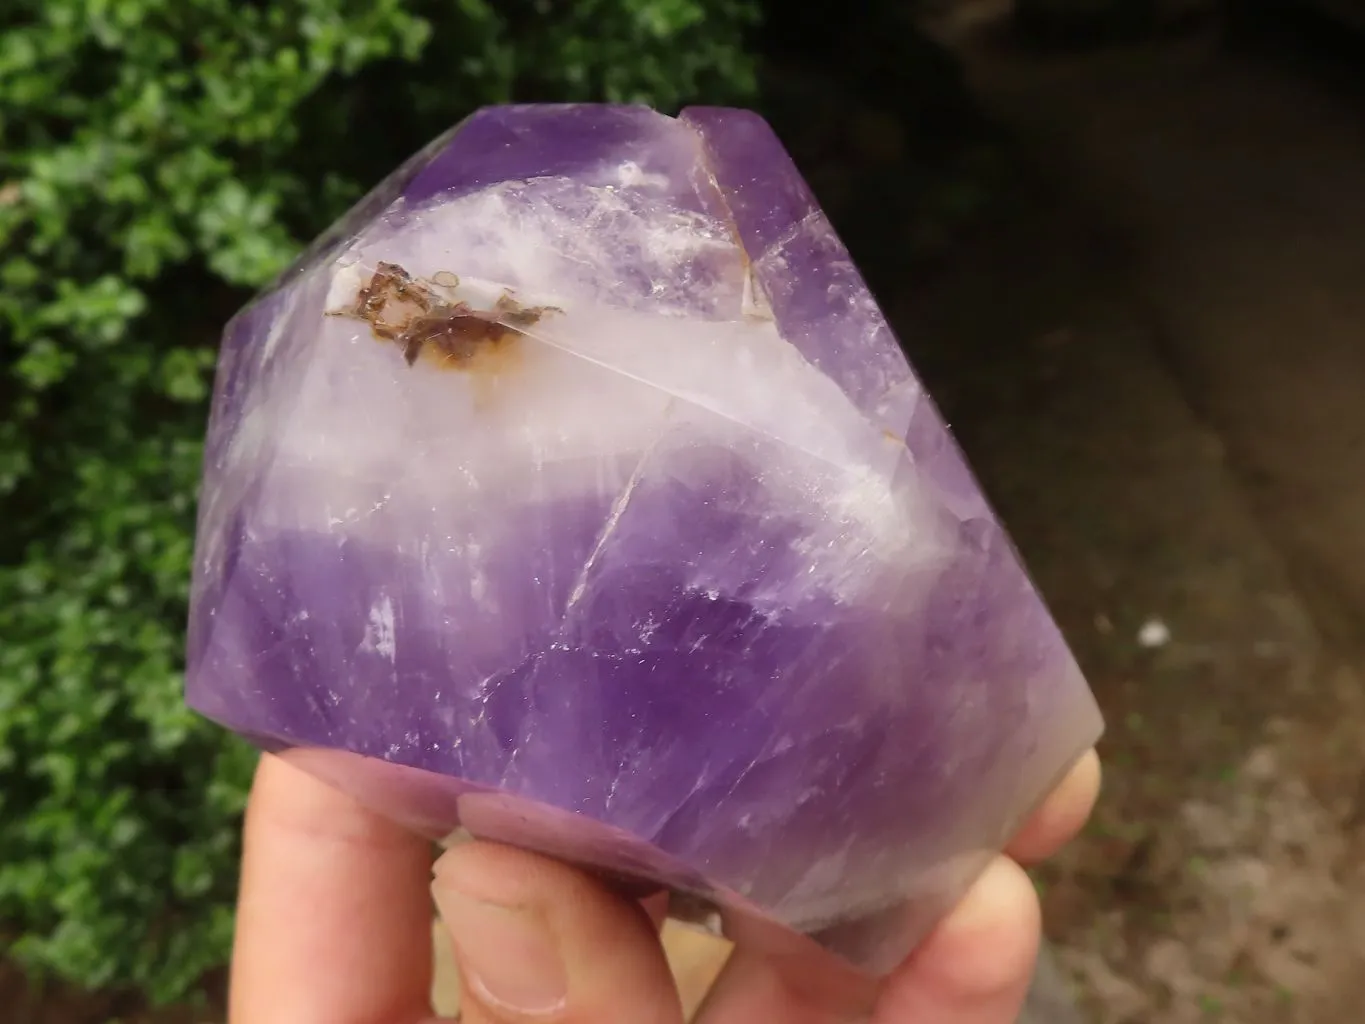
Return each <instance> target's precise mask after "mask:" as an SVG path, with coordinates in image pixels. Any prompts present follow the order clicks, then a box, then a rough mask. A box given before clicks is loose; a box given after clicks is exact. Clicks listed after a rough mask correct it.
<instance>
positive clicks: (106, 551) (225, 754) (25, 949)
mask: <svg viewBox="0 0 1365 1024" xmlns="http://www.w3.org/2000/svg"><path fill="white" fill-rule="evenodd" d="M753 6H754V5H753V4H752V3H751V2H750V0H576V2H574V3H553V2H551V0H521V2H512V0H458V2H447V3H437V2H434V0H433V2H430V3H426V4H423V3H419V2H405V0H274V2H266V0H254V2H253V0H7V3H6V4H5V5H4V7H3V10H0V354H2V358H3V367H4V370H3V373H0V503H3V504H2V505H0V924H2V925H3V927H4V928H6V929H8V933H9V934H11V935H14V936H17V938H16V941H15V942H14V944H13V946H12V948H11V950H10V953H11V955H14V956H17V957H19V958H20V959H21V960H22V961H23V962H25V963H26V964H28V965H30V966H31V967H33V968H35V969H38V970H45V971H50V972H53V973H55V974H56V975H58V976H61V977H64V978H67V979H70V980H74V981H76V982H78V983H81V984H84V985H88V986H104V985H114V984H118V985H134V986H137V987H140V988H142V989H143V990H144V991H145V992H147V993H148V994H149V995H150V996H151V997H152V998H153V999H157V1000H166V999H172V998H176V997H178V996H180V995H182V994H183V993H185V992H186V991H187V990H188V989H190V988H191V987H192V986H193V984H194V983H195V981H196V979H197V978H199V977H200V976H201V974H202V972H203V971H205V969H207V968H210V967H212V966H214V965H216V964H219V963H221V962H222V959H223V957H224V955H225V951H226V948H227V947H226V943H227V940H228V936H229V932H230V928H231V899H232V896H233V889H234V884H235V860H236V857H237V853H238V848H237V826H238V817H239V814H240V812H241V809H242V805H243V800H244V794H245V787H246V784H247V781H248V776H249V773H250V770H251V766H252V762H253V757H252V755H251V752H250V751H248V750H247V749H245V747H244V746H243V745H241V744H239V743H237V742H235V741H232V740H230V739H228V738H227V737H225V736H224V735H222V734H221V733H220V732H219V731H218V730H217V729H215V728H213V727H211V726H209V725H207V724H205V723H204V722H202V721H199V720H198V719H196V718H195V717H194V716H193V715H192V714H190V713H189V712H187V711H186V710H185V708H184V707H183V705H182V703H181V693H180V689H181V679H180V675H181V669H182V653H181V647H182V623H183V619H184V616H185V600H186V592H187V582H188V576H189V562H190V552H191V545H192V537H191V529H192V520H193V506H194V491H195V483H196V478H197V475H198V469H199V459H200V443H199V441H200V435H201V432H202V430H203V423H204V417H205V408H204V403H205V398H206V395H207V389H208V386H209V381H210V377H211V371H212V364H213V359H214V347H213V346H214V342H215V340H216V333H217V330H218V328H219V326H220V325H221V323H222V322H223V321H224V320H225V319H226V317H227V316H228V315H229V314H230V312H231V311H232V310H233V309H234V308H235V307H236V306H237V305H238V304H239V303H240V302H241V301H242V299H243V298H244V296H245V294H246V292H245V290H246V289H250V288H253V287H256V286H259V285H260V284H262V283H263V282H265V281H266V280H267V279H269V277H270V276H271V275H272V274H273V273H275V272H276V271H277V270H278V269H279V268H280V267H282V266H283V265H284V264H285V263H286V262H287V261H288V260H289V259H290V258H291V257H292V255H293V254H294V253H295V252H296V250H297V249H298V247H299V243H300V242H301V241H302V240H306V239H307V238H308V237H309V236H311V235H312V234H313V233H315V232H316V231H318V230H319V229H321V228H322V227H324V226H325V225H326V223H327V222H328V221H329V220H330V219H331V218H332V217H334V216H335V215H336V214H337V213H339V212H340V211H341V210H342V209H343V208H344V207H345V206H346V205H347V204H348V203H349V202H350V201H351V200H352V199H354V198H356V197H357V196H358V195H359V194H361V193H362V192H363V191H364V188H365V187H366V186H368V185H369V184H371V183H372V182H373V181H374V180H376V179H377V178H378V177H380V176H381V175H382V174H383V173H384V171H386V170H387V169H388V168H389V167H391V166H393V165H394V164H396V163H397V162H398V161H399V160H400V159H401V158H402V157H403V156H405V155H406V154H407V153H408V152H411V151H412V150H413V149H415V148H416V147H417V146H418V145H420V144H421V143H422V142H424V141H425V140H426V139H427V138H429V137H431V136H432V135H434V134H436V133H437V132H438V131H439V130H440V129H442V128H444V127H445V126H447V125H448V124H450V123H452V122H453V121H455V120H456V119H458V118H459V117H460V116H462V115H463V114H464V113H465V112H467V111H468V110H469V109H471V108H472V107H474V106H476V105H479V104H482V103H487V102H495V101H502V100H506V99H508V98H519V99H539V98H556V99H598V98H611V99H639V100H648V101H652V102H654V103H656V104H658V105H660V106H662V107H666V108H667V107H672V106H676V105H677V104H679V103H680V102H682V101H685V100H690V99H693V98H699V99H705V100H708V101H715V100H719V101H724V100H730V99H743V98H745V97H746V95H747V94H748V92H749V91H750V89H751V88H752V74H751V67H750V64H749V61H748V59H747V57H746V55H745V51H744V49H743V47H742V45H741V33H742V31H743V29H744V28H745V26H746V24H747V23H748V22H749V21H751V20H752V14H753Z"/></svg>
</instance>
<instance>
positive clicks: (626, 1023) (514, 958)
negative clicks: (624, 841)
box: [432, 842, 682, 1024]
mask: <svg viewBox="0 0 1365 1024" xmlns="http://www.w3.org/2000/svg"><path fill="white" fill-rule="evenodd" d="M432 894H433V895H434V896H435V898H436V903H437V905H438V906H439V907H440V910H441V917H442V920H443V921H444V922H445V924H446V927H447V928H448V929H449V932H450V937H451V944H452V945H453V946H454V948H455V957H456V960H457V961H458V963H459V966H460V974H461V977H462V978H463V979H464V982H465V990H464V994H463V1004H462V1012H463V1013H464V1017H462V1018H461V1020H462V1021H463V1022H465V1024H522V1022H528V1024H529V1022H532V1021H534V1022H536V1024H682V1010H681V1008H680V1005H679V1002H678V994H677V991H676V989H675V988H674V985H673V978H672V975H671V974H670V973H669V969H668V962H667V961H666V960H665V959H664V954H663V949H662V947H661V946H660V944H659V937H658V933H657V932H656V930H655V927H654V924H653V923H652V922H651V921H650V919H649V916H648V915H647V914H646V913H645V911H644V910H642V909H641V907H640V906H639V904H638V903H633V902H631V901H629V900H625V899H622V898H620V897H618V896H615V895H613V894H612V893H611V892H609V891H608V890H607V889H606V888H605V887H604V886H602V885H600V884H599V883H597V882H595V881H593V880H592V879H590V878H588V877H587V876H586V875H584V874H582V873H581V872H579V871H575V870H574V869H572V868H569V867H565V866H564V865H561V864H557V863H555V862H553V861H551V860H548V859H547V858H544V857H539V856H537V855H535V854H531V853H526V852H524V851H521V850H515V849H512V848H511V847H506V846H499V845H497V844H494V843H484V842H470V843H465V844H463V845H461V846H457V847H455V848H454V849H452V850H450V851H449V852H447V853H446V854H445V855H444V856H442V857H441V859H440V861H438V862H437V866H436V880H435V882H434V883H433V885H432Z"/></svg>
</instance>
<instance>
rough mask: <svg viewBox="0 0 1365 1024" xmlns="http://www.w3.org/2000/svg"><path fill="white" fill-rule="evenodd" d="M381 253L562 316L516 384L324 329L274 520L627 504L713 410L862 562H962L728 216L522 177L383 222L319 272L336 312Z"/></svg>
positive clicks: (284, 444)
mask: <svg viewBox="0 0 1365 1024" xmlns="http://www.w3.org/2000/svg"><path fill="white" fill-rule="evenodd" d="M381 261H384V262H390V263H396V264H399V265H401V266H402V267H404V268H405V269H406V270H407V271H408V272H409V273H410V274H412V275H413V276H414V277H416V278H419V279H426V280H428V281H435V282H441V287H445V286H451V287H445V290H446V292H447V295H446V297H447V298H450V299H458V300H463V301H465V302H468V303H469V304H470V305H471V306H473V307H475V308H482V309H488V308H491V307H492V305H493V304H494V303H495V302H496V300H497V298H498V296H499V295H501V294H504V293H508V294H511V295H512V296H513V297H514V298H515V299H516V301H517V302H518V303H519V304H521V305H522V306H542V305H544V306H551V307H556V308H557V311H555V312H551V313H547V314H546V315H545V316H544V317H543V318H542V319H540V320H539V321H538V322H537V323H535V324H534V325H532V326H531V327H529V328H527V337H526V338H524V339H522V340H520V341H518V342H517V344H516V352H515V355H513V356H511V357H509V360H508V362H507V364H506V365H505V366H500V367H499V368H498V370H497V372H495V373H462V372H458V371H445V370H441V369H437V368H434V367H432V366H430V365H427V364H424V363H423V362H422V361H420V360H419V361H418V363H417V364H416V365H415V366H408V365H407V364H406V363H405V361H404V359H403V357H402V352H401V351H400V349H399V347H398V346H397V345H395V344H394V343H392V342H388V343H385V342H380V341H378V340H376V339H375V338H374V336H373V335H372V333H371V332H370V329H369V326H368V325H367V324H365V323H363V322H360V321H358V320H354V319H347V318H343V317H322V316H319V317H317V319H316V320H314V321H312V323H313V324H314V325H315V329H316V331H317V336H316V338H314V339H312V341H311V344H309V345H308V346H307V347H306V351H305V352H304V353H302V356H301V358H300V359H299V361H298V363H297V369H296V371H295V373H294V374H293V379H292V380H291V381H290V383H289V385H288V398H287V402H288V405H289V406H290V407H291V411H290V413H289V421H288V422H289V426H288V429H286V430H285V431H284V432H283V436H281V437H280V438H279V439H278V446H277V449H276V466H277V468H279V469H280V470H281V475H282V476H283V475H285V474H286V473H287V475H288V476H290V477H291V478H292V479H293V481H294V484H293V486H292V487H290V488H288V490H290V491H293V492H294V495H295V498H297V499H298V500H293V501H288V502H284V501H276V502H272V503H271V505H272V506H273V511H271V510H262V511H263V515H264V516H266V517H267V518H270V517H274V518H276V519H277V522H276V524H275V525H280V526H284V525H288V526H291V527H302V528H310V529H323V530H337V529H348V530H356V529H360V530H363V529H364V525H363V524H364V523H365V522H366V521H368V520H370V519H374V518H375V517H378V520H383V521H389V520H391V519H392V516H393V514H394V513H395V512H398V513H399V518H400V519H401V518H403V517H402V516H401V509H395V508H394V507H393V506H394V505H395V504H397V505H401V506H405V507H409V508H412V509H415V510H420V509H426V510H431V509H436V508H440V509H445V510H448V513H447V514H446V516H445V520H446V522H447V525H448V526H449V528H450V529H451V530H452V531H454V532H458V531H459V530H460V529H461V528H462V524H463V526H464V527H467V528H468V529H471V530H477V529H478V524H479V522H481V521H483V520H484V519H486V518H487V517H488V516H492V515H496V512H497V509H498V508H499V507H500V506H501V507H505V506H506V505H507V504H508V503H509V502H517V501H537V502H550V501H555V500H558V499H563V498H572V497H573V496H574V495H576V494H582V493H584V492H585V491H591V492H593V493H597V494H610V495H619V494H622V493H623V492H624V491H625V490H626V489H627V488H628V486H629V482H630V478H631V475H632V473H633V472H635V471H636V469H637V468H638V467H639V465H640V464H641V461H642V460H643V459H644V458H646V456H647V455H648V453H649V452H650V451H651V449H652V448H653V447H654V445H656V444H657V443H658V441H659V439H660V438H661V437H663V436H665V435H666V434H667V432H669V431H670V430H677V429H685V424H686V423H687V422H688V421H689V420H691V419H695V418H696V417H698V416H705V417H709V418H710V419H711V420H712V421H714V422H716V423H720V424H729V426H728V427H725V428H724V429H727V430H732V431H733V432H734V435H735V436H736V437H740V436H743V435H746V434H747V435H757V436H758V437H759V438H762V439H764V441H765V442H771V444H770V445H769V448H768V449H767V450H769V451H776V452H787V453H789V459H790V466H788V467H778V468H780V469H785V470H789V471H788V472H785V474H783V479H784V481H785V482H784V484H783V486H784V487H787V488H788V489H792V490H793V494H794V500H793V507H792V509H791V511H792V512H793V513H794V514H801V512H802V511H803V509H802V506H804V510H805V511H806V513H807V514H809V515H810V516H811V517H812V522H813V523H815V524H818V523H821V522H824V523H837V524H843V525H842V526H840V529H841V530H843V531H844V533H843V534H841V536H843V535H847V539H848V540H849V541H850V542H853V543H856V544H857V546H858V548H859V551H860V552H865V551H866V550H867V549H868V548H869V547H872V548H882V549H883V550H884V551H885V553H886V555H887V557H888V558H891V559H893V560H895V561H897V562H900V563H904V562H905V560H906V558H907V553H908V549H910V548H913V549H914V552H913V553H917V554H918V555H919V556H921V557H924V558H932V557H934V556H935V555H937V554H938V553H940V552H941V551H942V550H944V547H943V545H944V538H943V537H941V536H940V534H939V532H938V529H937V527H935V526H934V522H935V520H934V518H933V517H932V516H931V515H928V514H927V513H926V510H927V507H928V505H927V503H926V502H925V500H924V499H923V497H922V496H921V495H919V494H917V493H916V492H915V487H916V485H915V484H914V482H913V479H914V474H908V473H903V472H902V473H896V472H894V470H895V467H896V466H897V465H898V464H900V463H903V462H904V461H905V460H906V459H908V458H909V455H908V453H907V452H906V450H905V448H904V445H903V444H900V443H899V442H898V441H897V440H896V439H892V438H888V437H887V436H886V435H885V433H884V432H883V431H882V430H880V429H879V428H878V427H876V426H874V425H873V424H872V423H870V422H869V421H868V419H867V418H866V417H865V416H864V415H863V414H862V413H860V412H859V411H858V410H857V409H856V408H855V407H854V406H853V404H852V403H851V402H850V401H849V400H848V398H847V397H846V396H845V395H844V393H843V392H842V391H841V390H840V389H839V387H838V386H837V385H835V384H834V383H833V382H832V381H831V380H830V379H829V378H827V377H826V376H824V375H823V374H822V373H820V372H819V371H818V370H817V369H816V368H815V367H814V366H812V365H811V364H810V363H809V362H807V361H806V360H805V359H804V358H803V357H802V356H801V354H800V353H799V352H798V351H797V350H796V348H794V347H793V346H792V345H790V344H788V343H787V342H786V341H784V340H783V338H782V337H781V335H780V333H779V331H778V327H777V325H776V324H775V323H774V322H773V320H772V319H771V318H769V317H764V316H761V315H760V316H754V315H752V312H753V310H754V309H755V308H761V306H756V305H755V302H754V296H753V294H752V291H751V283H750V281H749V273H748V267H747V263H746V261H745V259H744V256H743V253H742V252H740V250H739V249H738V247H737V245H736V244H735V242H734V240H733V238H732V236H731V235H730V233H729V231H728V229H726V228H725V227H724V226H723V225H718V224H713V223H710V222H708V221H707V220H706V219H705V218H704V217H702V216H701V215H699V214H696V213H694V212H688V211H683V210H678V209H675V208H672V207H669V206H668V205H667V202H666V201H665V200H662V199H659V200H655V199H651V197H650V196H649V194H648V192H647V191H646V192H643V193H642V192H640V191H629V190H621V189H614V188H594V187H588V186H584V185H580V184H576V183H573V182H569V181H565V180H560V179H543V180H536V181H532V182H520V183H512V184H507V185H503V186H499V187H496V188H492V189H489V190H486V191H483V192H479V193H476V194H473V195H469V196H465V197H461V198H457V199H453V200H446V201H444V202H441V201H437V202H436V203H435V204H434V205H429V206H427V207H424V208H421V209H418V210H404V209H397V210H395V211H393V212H392V213H391V214H390V215H389V216H388V217H386V218H383V219H381V220H380V221H379V222H377V223H376V224H375V225H373V226H372V227H371V228H370V229H369V230H368V231H367V232H366V233H365V234H364V235H362V236H361V237H360V238H359V239H357V240H356V242H355V243H354V244H353V245H352V246H351V247H350V248H349V250H348V251H347V252H345V253H344V254H343V255H342V256H341V257H340V259H339V260H338V262H337V263H335V264H333V265H331V266H329V267H325V268H321V270H320V271H319V272H320V273H325V274H327V275H329V276H330V279H329V280H328V281H327V282H326V289H327V293H328V294H327V298H326V307H327V308H328V309H333V310H335V309H340V308H343V307H345V306H347V305H349V304H352V303H353V302H354V300H355V295H356V292H357V290H358V288H359V287H361V286H362V285H364V284H365V283H366V282H367V281H368V279H369V277H370V276H371V275H372V274H373V273H374V268H375V267H376V266H377V265H378V264H379V263H380V262H381ZM455 277H458V287H454V286H453V285H454V281H453V278H455ZM713 433H714V431H713ZM801 467H816V468H815V470H813V471H809V470H807V469H802V468H801ZM761 468H762V469H763V470H764V471H765V472H767V471H770V470H772V469H773V468H774V467H772V466H765V467H761ZM802 474H805V476H806V477H807V478H808V485H802V484H801V483H800V482H799V479H798V482H797V483H796V484H793V483H792V481H793V479H794V478H800V477H801V476H802ZM277 479H279V478H277ZM893 480H894V481H895V484H894V486H893ZM300 489H301V491H302V493H301V491H300ZM319 495H323V496H324V497H323V498H322V499H321V500H319V497H318V496H319ZM850 530H851V533H849V531H850ZM815 533H816V534H827V533H828V531H827V530H821V529H817V530H816V531H815ZM828 539H829V538H828V537H826V540H828ZM821 543H823V542H821ZM825 547H826V548H828V547H829V544H825Z"/></svg>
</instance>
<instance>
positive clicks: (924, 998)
mask: <svg viewBox="0 0 1365 1024" xmlns="http://www.w3.org/2000/svg"><path fill="white" fill-rule="evenodd" d="M1041 920H1042V919H1041V912H1040V909H1039V906H1038V898H1037V894H1036V893H1035V891H1034V888H1033V884H1032V882H1030V881H1029V878H1028V875H1027V874H1026V873H1025V872H1024V870H1023V869H1022V868H1021V867H1020V866H1019V865H1018V864H1016V863H1015V862H1014V861H1013V860H1011V859H1010V858H1008V857H1003V856H1001V857H996V858H995V859H994V860H993V861H992V862H991V864H990V866H989V867H988V868H987V869H986V871H985V872H984V873H983V874H982V875H981V877H980V878H979V879H978V880H977V882H976V884H975V885H973V886H972V888H971V889H970V890H969V891H968V893H967V895H966V896H965V897H964V898H963V899H962V901H961V902H960V903H959V904H958V905H957V907H956V908H955V909H954V910H953V912H952V913H951V914H950V915H949V916H948V917H947V918H945V919H944V920H943V921H942V922H941V923H940V924H939V925H938V927H936V928H935V929H934V931H932V932H931V933H930V934H929V937H928V938H927V939H925V941H924V942H923V944H921V946H920V947H919V948H918V949H917V950H916V951H915V952H914V953H913V954H911V956H910V958H909V959H908V960H907V961H906V962H905V963H904V964H903V965H902V966H901V968H900V969H899V970H898V971H897V972H896V973H895V974H894V975H893V976H892V977H891V979H890V980H889V981H888V982H887V986H886V989H885V991H884V993H883V997H882V1000H881V1003H880V1004H879V1016H878V1017H877V1020H878V1021H879V1022H885V1024H900V1022H901V1021H914V1020H951V1021H953V1022H954V1024H1009V1022H1012V1021H1014V1019H1015V1016H1016V1015H1017V1014H1018V1011H1019V1008H1020V1006H1021V1005H1022V1004H1023V1001H1024V997H1025V995H1026V993H1027V991H1028V986H1029V982H1030V979H1031V978H1032V974H1033V968H1034V964H1035V962H1036V960H1037V957H1038V947H1039V943H1040V938H1041Z"/></svg>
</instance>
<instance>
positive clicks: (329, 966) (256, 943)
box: [228, 755, 432, 1024]
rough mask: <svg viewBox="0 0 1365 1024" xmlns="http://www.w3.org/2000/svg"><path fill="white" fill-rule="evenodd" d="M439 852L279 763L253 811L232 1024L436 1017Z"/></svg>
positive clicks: (261, 780)
mask: <svg viewBox="0 0 1365 1024" xmlns="http://www.w3.org/2000/svg"><path fill="white" fill-rule="evenodd" d="M430 869H431V850H430V846H429V845H428V844H427V843H426V842H425V841H424V840H422V839H420V838H418V837H416V836H413V835H411V834H410V833H407V832H405V831H403V830H402V829H400V828H399V827H398V826H397V825H394V824H391V823H390V822H387V821H385V820H383V819H381V818H379V817H378V816H377V815H375V814H372V813H370V812H369V811H366V810H364V809H363V808H361V807H360V806H359V805H358V804H357V803H355V801H353V800H351V799H350V798H349V797H346V796H343V795H342V794H341V793H339V792H337V791H336V790H333V789H332V788H330V787H329V786H327V785H326V784H324V783H322V782H319V781H318V780H316V779H314V778H313V777H312V776H310V775H307V774H305V773H304V772H302V771H300V770H299V769H297V768H295V767H293V766H292V765H289V764H287V763H286V762H284V761H282V760H280V759H279V758H276V757H271V756H269V755H266V756H265V757H263V758H262V759H261V763H260V767H259V768H258V770H257V773H256V781H255V784H254V786H253V787H252V791H251V798H250V802H249V804H248V806H247V815H246V834H245V850H244V853H243V858H242V886H241V895H240V897H239V900H238V908H237V935H236V943H235V946H234V949H233V957H232V986H231V996H230V1001H229V1010H228V1017H229V1021H230V1024H413V1022H416V1021H418V1020H420V1019H422V1018H423V1017H424V1016H426V1015H428V1014H429V1013H430V1009H429V1006H428V998H429V990H430V984H431V961H432V952H431V912H432V908H431V897H430V895H429V894H428V892H427V883H428V879H429V878H430Z"/></svg>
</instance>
